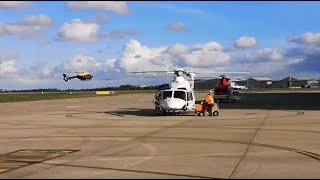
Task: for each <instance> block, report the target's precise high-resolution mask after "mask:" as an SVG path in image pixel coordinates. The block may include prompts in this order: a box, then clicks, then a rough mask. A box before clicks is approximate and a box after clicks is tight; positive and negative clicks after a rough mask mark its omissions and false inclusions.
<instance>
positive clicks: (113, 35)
mask: <svg viewBox="0 0 320 180" xmlns="http://www.w3.org/2000/svg"><path fill="white" fill-rule="evenodd" d="M138 35H141V33H140V32H137V31H122V30H115V31H110V32H108V33H107V34H106V37H108V38H110V39H124V38H127V37H128V36H138Z"/></svg>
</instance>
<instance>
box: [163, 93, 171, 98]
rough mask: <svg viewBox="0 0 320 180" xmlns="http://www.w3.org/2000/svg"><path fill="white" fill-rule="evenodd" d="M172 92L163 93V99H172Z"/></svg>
mask: <svg viewBox="0 0 320 180" xmlns="http://www.w3.org/2000/svg"><path fill="white" fill-rule="evenodd" d="M171 97H172V91H163V99H167V98H171Z"/></svg>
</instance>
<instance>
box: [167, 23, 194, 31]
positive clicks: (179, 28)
mask: <svg viewBox="0 0 320 180" xmlns="http://www.w3.org/2000/svg"><path fill="white" fill-rule="evenodd" d="M167 29H169V30H171V31H177V32H188V31H189V29H188V27H187V26H186V25H185V24H184V23H182V22H177V23H173V24H169V25H168V26H167Z"/></svg>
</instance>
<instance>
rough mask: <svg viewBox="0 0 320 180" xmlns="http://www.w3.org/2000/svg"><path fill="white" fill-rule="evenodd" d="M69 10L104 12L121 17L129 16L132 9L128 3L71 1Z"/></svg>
mask: <svg viewBox="0 0 320 180" xmlns="http://www.w3.org/2000/svg"><path fill="white" fill-rule="evenodd" d="M67 6H68V8H69V9H77V10H81V9H83V10H104V11H111V12H114V13H116V14H120V15H127V14H129V13H130V9H129V7H128V5H127V2H126V1H69V2H68V4H67Z"/></svg>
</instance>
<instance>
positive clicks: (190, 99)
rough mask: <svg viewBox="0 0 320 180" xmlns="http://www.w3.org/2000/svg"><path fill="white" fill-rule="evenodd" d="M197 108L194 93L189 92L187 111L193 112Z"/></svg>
mask: <svg viewBox="0 0 320 180" xmlns="http://www.w3.org/2000/svg"><path fill="white" fill-rule="evenodd" d="M194 108H195V99H194V95H193V92H187V109H188V110H192V109H194Z"/></svg>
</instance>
